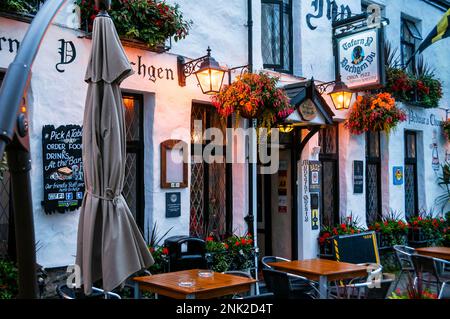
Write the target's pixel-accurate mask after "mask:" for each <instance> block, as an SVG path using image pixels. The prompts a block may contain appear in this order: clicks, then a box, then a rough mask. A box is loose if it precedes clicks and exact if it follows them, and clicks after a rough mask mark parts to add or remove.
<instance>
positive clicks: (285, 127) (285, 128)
mask: <svg viewBox="0 0 450 319" xmlns="http://www.w3.org/2000/svg"><path fill="white" fill-rule="evenodd" d="M277 127H278V129H279V130H280V132H281V133H284V134H288V133H291V132H292V131H293V130H294V125H292V124H289V123H280V124H278V126H277Z"/></svg>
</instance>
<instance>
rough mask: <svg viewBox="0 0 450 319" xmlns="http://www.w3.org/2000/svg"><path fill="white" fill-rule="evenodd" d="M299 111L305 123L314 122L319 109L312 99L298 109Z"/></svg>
mask: <svg viewBox="0 0 450 319" xmlns="http://www.w3.org/2000/svg"><path fill="white" fill-rule="evenodd" d="M298 111H299V112H300V115H301V116H302V118H303V120H305V121H312V120H314V119H315V118H316V116H317V109H316V106H315V105H314V103H313V101H311V99H307V100H306V101H304V102H303V103H302V104H300V106H299V107H298Z"/></svg>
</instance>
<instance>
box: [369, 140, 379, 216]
mask: <svg viewBox="0 0 450 319" xmlns="http://www.w3.org/2000/svg"><path fill="white" fill-rule="evenodd" d="M380 153H381V152H380V132H367V133H366V218H367V223H368V224H370V223H372V222H375V221H377V220H379V219H381V217H382V212H381V155H380Z"/></svg>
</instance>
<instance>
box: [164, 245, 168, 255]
mask: <svg viewBox="0 0 450 319" xmlns="http://www.w3.org/2000/svg"><path fill="white" fill-rule="evenodd" d="M162 253H163V254H164V255H168V254H169V248H167V247H164V248H163V250H162Z"/></svg>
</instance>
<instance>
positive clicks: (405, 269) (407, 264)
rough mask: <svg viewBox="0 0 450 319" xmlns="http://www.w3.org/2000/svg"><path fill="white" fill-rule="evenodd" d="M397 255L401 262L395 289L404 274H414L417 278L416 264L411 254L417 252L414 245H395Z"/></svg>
mask: <svg viewBox="0 0 450 319" xmlns="http://www.w3.org/2000/svg"><path fill="white" fill-rule="evenodd" d="M394 252H395V256H396V257H397V261H398V263H399V264H400V274H399V275H398V277H397V280H396V281H395V284H394V290H395V289H397V286H398V284H399V282H400V281H401V279H402V276H403V275H404V274H408V275H413V276H414V280H415V275H414V274H415V272H414V265H413V262H412V259H411V256H412V255H414V254H415V253H416V250H415V249H414V248H412V247H409V246H405V245H394Z"/></svg>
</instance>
